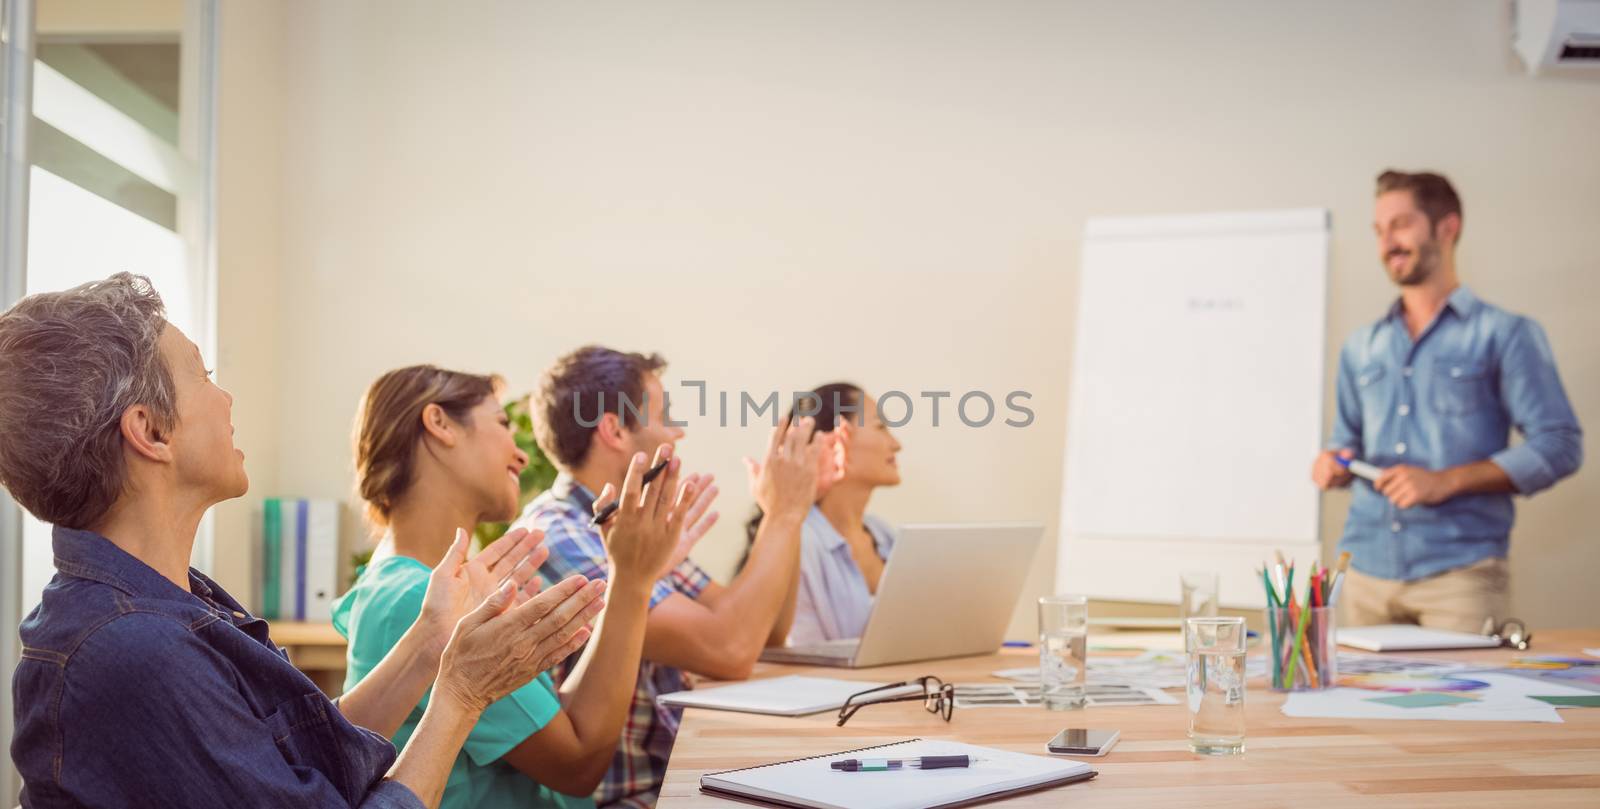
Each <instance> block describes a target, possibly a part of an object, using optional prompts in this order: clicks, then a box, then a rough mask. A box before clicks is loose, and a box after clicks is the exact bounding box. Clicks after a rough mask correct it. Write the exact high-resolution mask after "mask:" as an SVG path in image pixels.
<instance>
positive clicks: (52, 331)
mask: <svg viewBox="0 0 1600 809" xmlns="http://www.w3.org/2000/svg"><path fill="white" fill-rule="evenodd" d="M166 326H167V319H166V309H165V307H164V306H163V305H162V303H161V296H160V295H159V294H157V293H156V291H155V288H154V287H152V286H151V285H150V279H148V278H146V277H144V276H142V275H132V274H129V273H125V272H123V273H117V274H116V275H113V276H111V277H110V278H107V279H106V280H104V281H94V282H91V283H88V284H84V285H82V286H79V287H74V288H73V289H69V290H67V291H65V292H47V293H42V294H39V295H30V296H28V297H26V298H23V299H22V300H21V301H18V302H17V305H15V306H13V307H11V309H10V310H8V311H7V312H5V313H4V314H0V485H3V486H5V488H6V489H7V490H8V491H10V492H11V496H12V497H13V498H15V499H16V501H17V502H18V503H21V504H22V507H23V508H26V509H27V510H28V511H30V512H32V513H33V515H34V516H35V517H38V518H39V519H41V520H43V521H45V522H48V523H53V524H55V525H59V526H62V527H65V528H89V527H92V526H93V525H95V524H96V523H97V522H98V521H99V520H100V519H101V518H103V517H104V516H105V514H106V512H107V511H109V510H110V509H111V507H112V505H114V504H115V503H116V502H117V499H118V498H119V497H121V496H122V493H123V491H124V489H125V488H126V486H127V469H126V467H125V465H124V461H123V458H122V428H121V421H122V414H123V413H125V412H126V411H127V410H128V408H130V407H133V406H134V405H144V406H145V407H148V408H149V409H150V412H151V415H152V418H153V421H154V424H155V426H156V428H157V429H158V430H160V431H161V432H162V433H166V432H167V431H169V430H171V429H172V428H173V427H174V426H175V425H176V423H177V402H176V395H175V394H174V390H173V384H172V374H171V372H170V370H169V369H168V368H167V365H166V362H165V361H163V360H162V357H161V351H160V340H161V332H162V331H163V330H164V329H165V328H166Z"/></svg>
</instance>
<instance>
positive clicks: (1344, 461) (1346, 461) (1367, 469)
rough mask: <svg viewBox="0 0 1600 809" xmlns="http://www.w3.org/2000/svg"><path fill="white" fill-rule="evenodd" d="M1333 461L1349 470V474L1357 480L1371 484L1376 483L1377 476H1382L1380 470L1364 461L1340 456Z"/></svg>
mask: <svg viewBox="0 0 1600 809" xmlns="http://www.w3.org/2000/svg"><path fill="white" fill-rule="evenodd" d="M1333 459H1334V460H1335V461H1338V462H1339V465H1340V466H1342V467H1344V468H1346V469H1348V470H1350V474H1352V475H1355V476H1356V477H1358V478H1364V479H1366V480H1368V481H1371V482H1373V483H1377V482H1378V476H1379V475H1381V474H1383V470H1382V469H1379V468H1378V467H1376V466H1373V465H1372V464H1369V463H1367V462H1366V461H1358V460H1356V459H1354V458H1346V457H1344V456H1342V455H1336V456H1334V458H1333Z"/></svg>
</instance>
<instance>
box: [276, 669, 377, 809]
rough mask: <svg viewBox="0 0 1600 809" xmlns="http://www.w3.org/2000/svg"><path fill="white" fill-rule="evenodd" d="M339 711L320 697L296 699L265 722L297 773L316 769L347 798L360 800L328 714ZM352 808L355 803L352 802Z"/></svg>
mask: <svg viewBox="0 0 1600 809" xmlns="http://www.w3.org/2000/svg"><path fill="white" fill-rule="evenodd" d="M336 710H338V708H335V707H334V706H333V703H331V702H329V701H328V698H327V697H325V696H323V695H321V694H306V695H303V696H299V697H295V698H294V699H291V700H288V701H286V702H284V703H282V704H280V705H279V706H278V709H277V711H275V712H274V713H273V714H272V715H271V716H268V717H267V719H266V725H267V730H268V732H270V733H271V734H272V741H273V744H276V745H277V747H278V751H279V752H280V753H282V754H283V760H284V761H285V762H286V763H288V764H289V766H291V767H293V768H295V769H297V770H302V771H303V770H306V769H311V770H316V771H317V772H319V773H321V774H322V776H323V777H324V778H326V779H327V780H328V782H329V783H331V784H333V786H334V787H335V788H336V789H338V790H339V792H340V793H342V794H344V796H345V797H346V798H359V796H360V794H361V793H360V792H358V791H356V790H355V787H354V785H353V784H352V783H351V778H350V774H349V772H348V771H347V770H348V768H347V766H346V762H345V758H344V756H343V755H342V754H341V753H342V752H344V751H341V749H340V747H341V741H342V740H341V739H339V738H338V734H337V732H336V731H335V730H334V727H333V721H332V718H331V717H330V716H329V715H328V712H329V711H336ZM352 805H354V803H352Z"/></svg>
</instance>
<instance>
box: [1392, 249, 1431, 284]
mask: <svg viewBox="0 0 1600 809" xmlns="http://www.w3.org/2000/svg"><path fill="white" fill-rule="evenodd" d="M1401 252H1403V251H1399V250H1392V251H1390V252H1389V255H1387V256H1384V269H1386V270H1389V279H1390V280H1392V281H1394V282H1395V283H1396V284H1398V285H1400V286H1403V287H1414V286H1421V285H1422V284H1425V283H1427V281H1428V279H1429V278H1432V277H1433V274H1434V272H1436V271H1437V270H1438V269H1439V240H1438V239H1429V240H1428V241H1426V242H1423V243H1422V244H1419V245H1417V249H1416V260H1415V261H1413V262H1412V263H1411V264H1410V265H1408V266H1405V267H1401V268H1400V269H1398V270H1395V269H1389V264H1388V260H1389V259H1390V258H1391V257H1393V256H1394V255H1396V254H1397V253H1401Z"/></svg>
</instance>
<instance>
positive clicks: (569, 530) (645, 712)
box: [516, 474, 711, 809]
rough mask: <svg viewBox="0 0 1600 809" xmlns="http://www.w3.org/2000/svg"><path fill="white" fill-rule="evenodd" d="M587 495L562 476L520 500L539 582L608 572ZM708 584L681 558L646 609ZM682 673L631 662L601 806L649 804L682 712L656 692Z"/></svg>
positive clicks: (598, 799)
mask: <svg viewBox="0 0 1600 809" xmlns="http://www.w3.org/2000/svg"><path fill="white" fill-rule="evenodd" d="M593 504H594V493H593V492H591V491H589V490H588V489H586V488H584V487H583V485H582V484H580V483H578V482H577V481H575V480H573V479H572V478H571V477H569V476H567V475H565V474H563V475H561V476H560V477H558V478H556V482H555V484H554V485H552V486H551V487H550V490H549V491H546V492H545V493H543V494H541V495H539V496H538V497H537V498H535V499H534V501H533V502H532V503H529V504H528V507H527V509H526V510H524V511H523V512H522V516H521V517H520V518H519V519H518V520H517V523H516V524H517V527H520V528H529V529H534V528H537V529H540V530H542V531H544V545H545V547H546V548H549V549H550V558H549V559H547V560H546V561H545V563H544V566H543V567H541V568H539V573H540V575H542V576H543V577H544V579H545V581H546V582H549V583H552V584H553V583H555V582H558V581H561V580H562V579H565V578H566V577H568V576H571V575H572V574H574V573H579V574H582V575H584V576H586V577H588V578H590V579H603V578H606V577H607V576H608V575H610V572H611V571H610V570H608V569H607V567H606V547H605V543H604V542H603V541H602V540H601V539H600V531H599V529H597V528H595V527H594V526H591V525H590V524H589V520H590V519H591V518H592V517H593V516H594V512H593ZM710 583H711V577H710V576H708V575H706V572H705V571H704V570H702V569H700V566H699V565H697V564H695V563H694V562H692V561H689V560H685V561H684V562H683V564H681V565H679V566H678V567H676V568H674V569H673V571H672V572H671V573H669V574H667V575H666V576H664V577H662V579H661V580H660V581H657V582H656V584H655V587H654V588H653V589H652V590H651V592H650V608H651V609H654V608H655V606H656V605H657V604H660V603H661V601H662V600H663V599H665V598H667V597H668V596H670V595H672V594H673V593H683V594H684V595H686V596H688V597H690V598H696V597H698V596H699V595H700V591H702V590H704V589H705V588H706V585H707V584H710ZM577 660H578V655H573V656H572V657H570V658H568V659H567V662H566V664H565V665H563V666H562V667H561V670H560V671H559V672H552V674H554V675H556V677H557V679H558V680H559V679H564V678H565V676H566V675H567V674H568V673H569V672H570V671H571V667H572V666H573V665H575V664H576V663H577ZM688 687H689V686H688V684H687V683H685V682H684V679H683V672H681V671H679V670H678V669H675V668H672V667H670V666H663V665H660V664H657V663H652V662H650V661H648V660H645V661H642V662H641V663H640V664H639V679H638V683H637V685H636V686H635V687H634V692H633V705H632V706H631V707H630V708H629V710H628V719H627V721H626V722H625V723H624V724H623V726H622V744H621V745H620V746H618V748H617V753H616V755H615V756H614V757H612V759H611V768H610V769H609V770H607V771H606V776H605V779H604V780H602V781H601V782H600V787H599V788H598V789H597V790H595V794H594V800H595V803H597V804H599V805H600V806H603V807H611V806H615V807H629V809H633V808H634V807H639V808H641V809H642V808H643V807H652V806H655V803H656V797H657V794H658V793H659V792H660V791H661V781H662V779H663V778H664V777H665V776H666V773H667V757H668V756H669V755H671V753H672V740H673V739H674V738H676V737H677V735H678V720H679V718H681V717H682V716H683V710H682V709H681V708H680V709H672V708H667V707H664V706H658V705H656V695H657V694H667V693H671V692H673V691H682V690H684V689H685V688H688Z"/></svg>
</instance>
